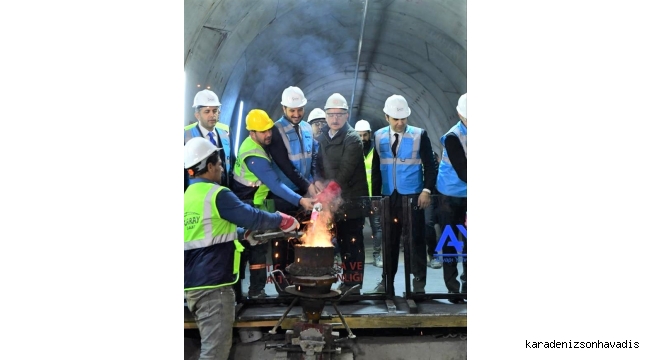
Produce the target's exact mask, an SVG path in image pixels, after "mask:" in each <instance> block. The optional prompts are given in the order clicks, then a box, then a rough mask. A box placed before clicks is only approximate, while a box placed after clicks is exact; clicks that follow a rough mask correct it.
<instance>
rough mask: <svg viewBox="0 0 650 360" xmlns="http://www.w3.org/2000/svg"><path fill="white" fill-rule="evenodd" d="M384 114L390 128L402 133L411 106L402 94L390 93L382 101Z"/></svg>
mask: <svg viewBox="0 0 650 360" xmlns="http://www.w3.org/2000/svg"><path fill="white" fill-rule="evenodd" d="M384 114H386V121H387V122H388V125H389V126H390V129H391V130H393V131H394V132H396V133H403V132H404V130H406V125H407V122H408V117H409V115H411V108H409V104H408V103H407V102H406V99H405V98H404V96H402V95H391V96H389V97H388V99H386V103H384Z"/></svg>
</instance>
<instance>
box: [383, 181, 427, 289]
mask: <svg viewBox="0 0 650 360" xmlns="http://www.w3.org/2000/svg"><path fill="white" fill-rule="evenodd" d="M403 197H407V198H410V199H412V202H411V204H410V206H409V209H410V211H411V219H412V220H411V221H412V227H411V234H412V235H413V236H412V241H411V252H410V253H409V255H410V257H411V274H413V276H415V278H416V279H418V280H420V281H425V282H426V279H427V252H426V243H425V237H424V210H423V209H420V208H419V207H418V206H417V205H418V197H419V194H417V195H400V194H398V193H397V192H396V191H395V192H393V194H392V195H390V200H389V201H390V219H397V221H391V222H390V238H389V239H386V240H387V243H386V245H387V247H386V251H390V255H391V262H390V264H386V263H385V262H384V268H385V269H386V274H387V275H388V279H387V280H388V281H390V282H391V283H393V282H394V280H395V275H396V274H397V266H398V264H399V253H400V251H399V244H400V238H401V237H402V226H407V224H405V221H406V220H407V219H405V218H404V216H403V208H402V198H403ZM387 265H388V267H387Z"/></svg>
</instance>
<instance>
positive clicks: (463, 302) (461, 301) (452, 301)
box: [448, 292, 465, 304]
mask: <svg viewBox="0 0 650 360" xmlns="http://www.w3.org/2000/svg"><path fill="white" fill-rule="evenodd" d="M449 293H450V294H454V293H452V292H449ZM455 294H457V293H455ZM448 301H449V302H450V303H452V304H465V299H461V298H456V299H448Z"/></svg>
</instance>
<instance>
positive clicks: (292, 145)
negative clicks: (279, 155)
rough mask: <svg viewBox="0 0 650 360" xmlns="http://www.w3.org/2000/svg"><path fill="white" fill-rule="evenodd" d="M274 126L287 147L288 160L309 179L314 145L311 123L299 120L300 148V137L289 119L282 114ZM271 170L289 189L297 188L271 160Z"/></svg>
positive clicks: (295, 189) (294, 189)
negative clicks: (300, 137)
mask: <svg viewBox="0 0 650 360" xmlns="http://www.w3.org/2000/svg"><path fill="white" fill-rule="evenodd" d="M275 127H277V128H278V130H279V131H280V136H281V137H282V141H283V142H284V147H285V148H286V149H287V154H288V155H289V160H290V161H291V163H292V164H293V166H294V167H295V168H296V169H297V170H298V172H300V174H301V175H302V176H303V177H304V178H305V179H307V180H308V181H311V180H312V177H311V154H312V150H313V147H314V136H313V134H312V131H311V125H309V124H307V123H306V122H305V121H300V133H301V134H302V149H301V147H300V139H299V137H298V134H297V133H296V130H295V129H294V127H293V123H292V122H291V121H289V120H287V118H286V117H284V116H282V117H281V118H280V119H278V121H276V122H275ZM277 140H278V139H273V141H277ZM273 170H275V172H276V174H278V176H279V177H280V180H281V181H282V182H283V183H284V184H285V185H287V186H288V187H289V188H290V189H291V190H293V191H296V192H297V191H298V190H299V188H298V186H297V185H296V184H294V183H293V182H291V180H289V178H288V177H287V176H286V175H285V174H284V173H283V172H282V170H280V168H279V167H278V165H277V164H276V163H275V161H274V162H273Z"/></svg>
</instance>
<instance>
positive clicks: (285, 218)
mask: <svg viewBox="0 0 650 360" xmlns="http://www.w3.org/2000/svg"><path fill="white" fill-rule="evenodd" d="M275 213H276V214H280V216H282V221H281V222H280V230H282V231H284V232H291V231H293V230H295V229H296V228H297V227H298V225H300V223H299V222H298V220H296V218H295V217H293V216H289V215H287V214H285V213H281V212H279V211H276V212H275Z"/></svg>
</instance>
